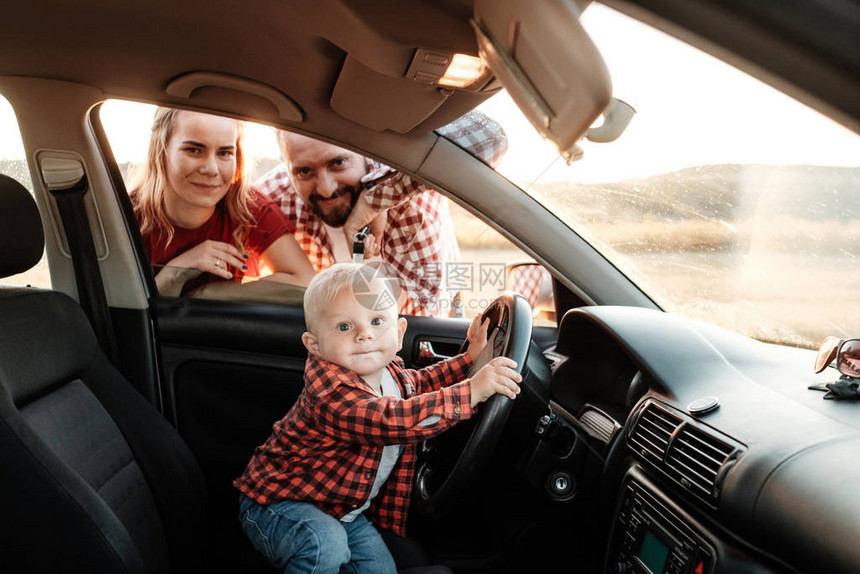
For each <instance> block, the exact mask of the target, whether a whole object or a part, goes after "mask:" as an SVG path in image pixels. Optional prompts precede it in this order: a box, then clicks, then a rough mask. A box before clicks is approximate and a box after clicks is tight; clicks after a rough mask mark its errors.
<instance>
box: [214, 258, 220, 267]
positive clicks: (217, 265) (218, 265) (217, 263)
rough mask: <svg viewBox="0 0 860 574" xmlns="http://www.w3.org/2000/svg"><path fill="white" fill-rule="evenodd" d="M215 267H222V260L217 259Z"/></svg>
mask: <svg viewBox="0 0 860 574" xmlns="http://www.w3.org/2000/svg"><path fill="white" fill-rule="evenodd" d="M215 267H221V260H220V259H218V258H217V257H216V258H215Z"/></svg>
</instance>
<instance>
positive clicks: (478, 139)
mask: <svg viewBox="0 0 860 574" xmlns="http://www.w3.org/2000/svg"><path fill="white" fill-rule="evenodd" d="M438 133H439V134H440V135H442V136H443V137H445V138H447V139H449V140H451V141H453V142H454V143H456V144H458V145H460V146H461V147H463V148H464V149H466V150H467V151H469V152H470V153H472V154H473V155H475V156H476V157H477V158H478V159H480V160H482V161H484V162H485V163H487V164H489V165H495V164H496V163H498V161H499V160H501V158H502V156H503V155H504V153H505V152H506V151H507V145H508V143H507V142H508V140H507V137H506V136H505V133H504V130H502V128H501V126H500V125H499V124H498V123H496V122H495V121H494V120H492V119H490V118H488V117H487V116H485V115H483V114H481V113H480V112H470V113H468V114H466V115H464V116H463V117H462V118H460V119H458V120H456V121H454V122H452V123H451V124H449V125H447V126H444V127H442V128H439V130H438ZM367 170H368V173H367V175H365V176H364V177H363V178H362V181H364V182H375V181H377V180H380V178H383V179H382V180H381V181H379V182H378V183H377V184H375V185H374V186H373V187H371V188H369V189H367V190H366V191H364V192H363V193H362V196H361V198H360V199H359V201H367V202H368V203H369V204H370V206H371V207H373V208H374V209H377V210H388V223H387V225H386V228H385V232H384V233H383V237H382V252H381V257H382V259H383V261H385V262H386V263H388V264H389V265H391V266H392V267H393V268H394V270H395V272H396V273H397V276H398V278H399V279H400V283H401V286H402V287H403V289H404V290H405V291H406V294H407V299H406V302H405V303H404V305H403V307H402V308H401V309H400V313H401V314H404V315H431V316H432V315H437V316H438V315H445V314H447V312H448V311H449V310H450V305H448V304H445V303H448V299H449V298H450V297H451V296H453V293H448V292H447V291H446V290H445V286H444V284H443V276H444V272H445V267H446V265H447V264H448V263H457V262H459V261H460V248H459V246H458V245H457V239H456V236H455V235H454V226H453V223H452V222H451V215H450V212H449V211H448V200H447V199H446V198H445V197H444V196H442V195H441V194H439V193H438V192H436V191H434V190H432V189H430V188H428V187H427V186H426V185H424V184H423V183H421V182H419V181H417V180H414V179H412V178H411V177H409V176H408V175H406V174H403V173H399V172H396V171H395V170H394V169H392V168H390V167H388V166H385V165H382V164H379V163H376V162H374V161H372V160H368V166H367ZM386 176H387V177H386ZM255 185H256V188H257V189H258V190H259V191H261V192H263V193H264V194H266V195H268V196H269V197H271V198H272V199H273V200H274V201H275V202H277V203H278V204H279V205H280V207H281V210H282V211H283V212H284V214H285V215H286V216H287V219H289V220H290V222H291V223H292V224H293V225H294V226H295V228H296V231H295V237H296V241H298V242H299V245H301V246H302V249H304V251H305V253H306V254H307V255H308V259H310V261H311V263H312V264H313V266H314V269H315V270H316V271H317V272H319V271H320V270H322V269H325V268H326V267H329V266H330V265H332V264H333V263H334V255H333V253H334V250H333V248H332V243H331V238H330V237H329V236H328V233H327V231H326V228H325V226H324V225H323V223H322V221H321V220H320V219H319V218H318V217H317V216H316V215H315V214H314V213H312V212H311V210H310V209H309V208H308V207H307V206H306V205H305V204H304V202H303V201H302V199H301V197H299V194H298V193H296V191H295V190H294V189H293V186H292V183H291V182H290V177H289V173H288V172H287V169H286V166H284V165H283V164H281V165H279V166H278V167H276V168H275V169H273V170H272V171H270V172H269V173H267V174H266V175H264V176H263V177H262V178H261V179H260V181H258V182H257V183H256V184H255Z"/></svg>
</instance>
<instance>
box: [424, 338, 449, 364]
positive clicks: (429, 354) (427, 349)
mask: <svg viewBox="0 0 860 574" xmlns="http://www.w3.org/2000/svg"><path fill="white" fill-rule="evenodd" d="M450 358H451V357H450V356H449V355H440V354H438V353H436V351H435V350H434V349H433V343H431V342H430V341H420V342H419V343H418V360H419V361H421V362H425V361H426V362H431V363H435V362H437V361H442V360H445V359H450Z"/></svg>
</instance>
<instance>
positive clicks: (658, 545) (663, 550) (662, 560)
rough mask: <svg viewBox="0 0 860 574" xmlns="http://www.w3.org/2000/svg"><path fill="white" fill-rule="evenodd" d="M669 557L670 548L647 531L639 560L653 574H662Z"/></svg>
mask: <svg viewBox="0 0 860 574" xmlns="http://www.w3.org/2000/svg"><path fill="white" fill-rule="evenodd" d="M668 557H669V547H668V546H666V545H665V544H663V541H662V540H660V539H659V538H657V535H656V534H654V533H653V532H651V530H646V531H645V538H644V539H643V540H642V547H641V548H640V549H639V560H640V561H641V562H642V564H643V565H645V567H646V568H648V570H650V571H651V574H662V572H663V567H664V566H665V565H666V558H668Z"/></svg>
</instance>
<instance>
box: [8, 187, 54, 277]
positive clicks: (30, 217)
mask: <svg viewBox="0 0 860 574" xmlns="http://www.w3.org/2000/svg"><path fill="white" fill-rule="evenodd" d="M44 250H45V234H44V232H43V231H42V220H41V218H40V217H39V208H38V207H36V202H35V200H34V199H33V196H32V195H30V192H29V191H27V189H26V188H25V187H24V186H23V185H21V184H20V183H18V182H17V181H15V180H14V179H12V178H11V177H8V176H5V175H3V174H0V278H2V277H9V276H10V275H17V274H18V273H23V272H24V271H27V270H28V269H30V268H31V267H32V266H33V265H35V264H36V263H38V262H39V260H40V259H41V258H42V252H43V251H44Z"/></svg>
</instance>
